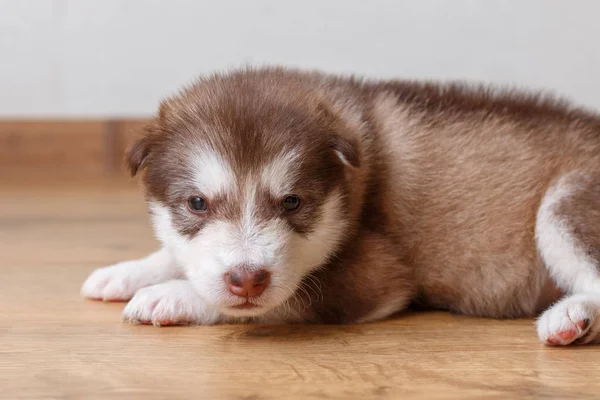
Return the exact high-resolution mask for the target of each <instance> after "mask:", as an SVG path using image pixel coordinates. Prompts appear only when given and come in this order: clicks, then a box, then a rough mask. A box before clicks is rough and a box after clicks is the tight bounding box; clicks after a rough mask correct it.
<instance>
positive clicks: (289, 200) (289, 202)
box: [281, 195, 300, 211]
mask: <svg viewBox="0 0 600 400" xmlns="http://www.w3.org/2000/svg"><path fill="white" fill-rule="evenodd" d="M281 207H283V209H284V210H285V211H294V210H297V209H298V207H300V197H298V196H296V195H291V196H287V197H286V198H285V199H283V201H282V202H281Z"/></svg>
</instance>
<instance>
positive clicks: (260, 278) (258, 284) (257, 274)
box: [225, 268, 271, 297]
mask: <svg viewBox="0 0 600 400" xmlns="http://www.w3.org/2000/svg"><path fill="white" fill-rule="evenodd" d="M270 277H271V274H270V273H269V272H268V271H266V270H264V269H259V270H251V269H245V268H233V269H232V270H231V271H229V272H228V273H226V274H225V283H226V284H227V290H229V291H230V292H231V293H232V294H235V295H236V296H240V297H257V296H260V295H261V294H262V292H264V291H265V289H266V288H267V286H269V279H270Z"/></svg>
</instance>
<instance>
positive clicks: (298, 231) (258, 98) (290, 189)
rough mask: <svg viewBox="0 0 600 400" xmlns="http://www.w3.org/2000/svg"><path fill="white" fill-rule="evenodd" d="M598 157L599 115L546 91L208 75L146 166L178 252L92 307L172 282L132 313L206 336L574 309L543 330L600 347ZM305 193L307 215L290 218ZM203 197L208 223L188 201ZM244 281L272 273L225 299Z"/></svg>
mask: <svg viewBox="0 0 600 400" xmlns="http://www.w3.org/2000/svg"><path fill="white" fill-rule="evenodd" d="M599 150H600V118H599V117H598V116H596V115H593V114H591V113H588V112H586V111H582V110H578V109H575V108H572V107H571V106H569V105H568V104H563V103H560V102H557V101H555V100H552V99H545V98H543V97H539V96H528V95H524V94H522V93H510V92H499V91H490V90H488V89H486V88H469V87H464V86H460V85H436V84H422V83H413V82H364V81H359V80H354V79H347V78H341V77H334V76H329V75H324V74H320V73H312V72H311V73H308V72H300V71H290V70H284V69H261V70H245V71H237V72H233V73H231V74H227V75H223V76H214V77H211V78H207V79H203V80H201V81H200V82H198V83H197V84H195V85H193V86H192V87H190V88H188V89H187V90H185V91H184V92H182V93H181V94H179V95H178V96H176V97H175V98H173V99H170V100H168V101H166V102H165V103H164V104H163V106H162V107H161V112H160V115H159V117H158V118H157V120H156V121H155V122H154V123H153V124H152V126H151V127H150V128H149V133H148V134H147V136H145V137H144V138H142V139H141V140H140V141H139V142H138V143H137V144H136V145H135V146H134V147H133V148H132V150H131V151H130V153H129V155H128V162H129V165H130V167H131V169H132V172H133V173H134V174H135V173H137V172H138V170H140V169H145V170H146V171H145V174H144V183H145V187H146V194H147V199H148V201H149V204H150V210H151V212H152V213H153V218H154V222H155V226H156V231H157V235H158V237H159V239H160V240H161V241H162V243H163V245H164V248H163V250H161V251H160V252H158V253H157V254H155V255H153V256H150V257H149V258H147V259H144V260H139V261H137V262H133V264H132V262H129V263H128V264H121V265H117V266H113V267H109V268H107V269H101V270H99V271H97V272H95V273H94V274H93V275H92V276H91V277H90V278H89V279H88V281H87V282H86V284H85V285H84V289H83V292H84V294H85V295H86V296H88V297H94V298H118V299H123V300H127V299H129V298H130V297H131V296H133V295H134V293H136V292H137V291H138V289H140V288H141V287H145V286H149V285H152V284H158V285H156V286H150V287H147V288H145V289H143V290H140V291H139V292H138V293H137V295H136V296H135V297H134V299H133V300H132V301H131V303H130V304H129V305H128V306H127V308H126V310H125V316H126V317H127V318H129V319H134V320H138V321H142V322H145V321H151V322H155V323H177V322H192V323H205V324H206V323H215V322H220V321H237V320H240V319H242V320H244V319H251V320H258V321H266V322H271V321H273V322H291V321H293V322H326V323H354V322H364V321H371V320H377V319H381V318H385V317H387V316H390V315H392V314H394V313H397V312H399V311H402V310H403V309H405V308H406V307H407V306H408V305H409V304H410V303H411V302H419V303H422V304H424V305H426V306H428V307H435V308H442V309H449V310H452V311H456V312H461V313H466V314H471V315H480V316H489V317H498V318H502V317H531V316H535V315H536V314H537V313H538V312H540V311H542V310H544V309H545V308H547V307H548V306H549V305H550V303H551V302H552V301H554V300H556V299H558V298H559V296H560V295H561V294H566V295H567V296H568V295H570V294H575V296H571V297H566V298H565V299H564V300H563V301H561V302H560V303H558V304H557V305H555V306H554V307H553V308H551V309H549V310H548V311H546V313H545V314H544V315H543V316H542V318H541V319H540V320H539V324H538V332H539V334H540V338H541V339H542V340H543V341H545V342H547V343H554V344H567V343H571V342H574V341H577V340H579V341H581V342H589V341H592V340H595V338H596V329H597V325H600V322H598V321H597V318H596V315H597V314H598V312H599V311H600V272H599V271H600V270H599V269H598V261H599V260H600V213H599V210H600V208H599V205H600V189H599V188H600V151H599ZM290 194H294V195H298V196H299V198H300V199H301V200H300V201H301V203H300V204H301V206H300V207H299V209H298V210H294V212H293V213H288V212H287V211H282V210H281V209H280V207H279V204H280V203H279V202H280V201H281V199H284V198H286V196H288V195H290ZM196 195H198V196H200V197H201V198H202V199H203V200H206V201H207V203H208V208H207V210H205V211H204V210H203V211H202V212H201V213H200V214H198V213H193V212H190V210H189V207H186V206H185V205H186V201H187V200H188V199H189V198H190V196H196ZM157 260H159V261H157ZM239 268H242V270H244V271H247V270H250V271H256V270H258V269H259V268H260V270H261V271H266V273H268V274H269V276H270V278H269V282H268V283H269V286H268V287H267V289H266V290H265V291H264V293H263V292H261V294H260V295H257V296H256V297H253V296H250V297H249V296H246V297H245V299H244V300H243V301H242V300H240V299H239V296H236V295H232V294H231V293H227V288H230V287H231V286H227V285H226V284H224V283H223V276H225V280H226V281H227V279H229V278H228V276H229V275H228V274H229V272H228V271H232V270H234V269H236V270H237V269H239ZM142 277H143V279H142ZM181 277H186V278H187V281H168V282H166V283H162V284H160V283H161V282H163V281H166V280H168V279H177V278H181ZM228 285H230V282H229V284H228ZM261 285H262V284H261ZM240 301H242V303H243V304H240ZM244 302H245V303H244ZM161 305H162V306H161Z"/></svg>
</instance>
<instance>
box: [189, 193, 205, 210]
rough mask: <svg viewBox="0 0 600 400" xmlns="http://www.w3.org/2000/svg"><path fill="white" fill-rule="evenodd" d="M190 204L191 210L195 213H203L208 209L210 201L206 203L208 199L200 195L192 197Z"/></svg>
mask: <svg viewBox="0 0 600 400" xmlns="http://www.w3.org/2000/svg"><path fill="white" fill-rule="evenodd" d="M188 206H189V207H190V210H192V212H195V213H203V212H206V210H208V203H206V200H204V199H203V198H202V197H198V196H194V197H190V199H189V200H188Z"/></svg>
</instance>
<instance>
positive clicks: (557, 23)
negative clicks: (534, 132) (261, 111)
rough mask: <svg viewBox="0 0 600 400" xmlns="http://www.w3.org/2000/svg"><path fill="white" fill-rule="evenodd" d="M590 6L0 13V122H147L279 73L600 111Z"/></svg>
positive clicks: (285, 6)
mask: <svg viewBox="0 0 600 400" xmlns="http://www.w3.org/2000/svg"><path fill="white" fill-rule="evenodd" d="M599 15H600V2H598V1H594V0H568V1H567V0H562V1H559V0H445V1H444V0H413V1H393V0H370V1H367V0H303V1H288V0H212V1H210V0H200V1H193V0H188V1H185V0H169V1H167V0H164V1H150V0H54V1H52V0H0V117H44V116H45V117H48V116H50V117H106V116H146V115H148V114H150V113H153V112H154V111H155V109H156V106H157V104H158V102H159V100H160V98H161V97H163V96H164V95H167V94H169V93H172V92H173V91H174V90H176V89H177V88H178V87H179V86H180V85H181V84H184V83H186V82H189V81H190V80H191V79H193V78H194V77H195V76H197V75H198V74H200V73H205V72H210V71H214V70H219V69H223V68H229V67H235V66H240V65H243V64H252V65H256V64H258V65H260V64H265V63H283V64H289V65H293V66H302V67H315V68H321V69H324V70H327V71H332V72H356V73H359V74H368V75H371V76H375V77H410V78H415V77H417V78H440V79H448V78H466V79H470V80H483V81H493V82H498V83H508V84H517V85H524V86H528V87H532V88H548V89H552V90H554V91H558V92H559V93H562V94H564V95H567V96H568V97H571V98H573V99H575V100H576V101H577V102H579V103H581V104H584V105H588V106H592V107H595V108H599V109H600V79H599V75H600V48H599V46H598V41H599V40H600V23H598V16H599Z"/></svg>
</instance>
